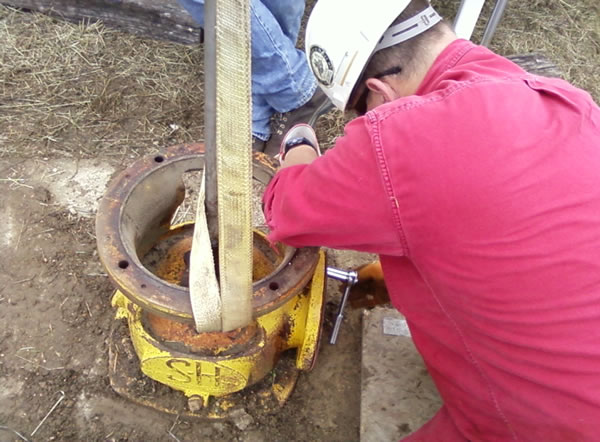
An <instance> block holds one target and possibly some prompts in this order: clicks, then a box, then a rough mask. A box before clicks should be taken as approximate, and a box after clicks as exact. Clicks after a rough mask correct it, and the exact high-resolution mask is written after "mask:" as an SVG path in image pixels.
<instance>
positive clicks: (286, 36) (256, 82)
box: [178, 0, 316, 140]
mask: <svg viewBox="0 0 600 442" xmlns="http://www.w3.org/2000/svg"><path fill="white" fill-rule="evenodd" d="M178 1H179V3H180V4H181V6H183V7H184V8H185V9H186V10H187V11H188V13H189V14H190V15H191V16H192V17H193V18H194V20H196V21H197V22H198V23H199V24H200V25H201V26H203V24H204V0H178ZM290 3H291V5H290ZM270 8H272V10H273V13H272V12H271V9H270ZM303 12H304V0H287V1H281V0H252V2H251V13H250V19H251V32H252V134H253V135H254V136H256V137H257V138H260V139H262V140H266V139H268V138H269V135H270V120H271V116H272V115H273V113H275V112H288V111H290V110H293V109H296V108H298V107H300V106H302V105H303V104H305V103H306V102H307V101H308V100H310V98H311V97H312V95H313V94H314V91H315V89H316V81H315V79H314V77H313V75H312V72H311V71H310V69H309V67H308V63H307V61H306V57H305V55H304V53H303V52H302V51H300V50H298V49H296V47H295V42H296V39H297V36H298V31H299V29H300V21H301V19H302V14H303ZM276 17H278V18H279V20H281V24H280V22H279V21H278V19H277V18H276Z"/></svg>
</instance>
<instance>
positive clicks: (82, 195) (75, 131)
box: [0, 0, 600, 442]
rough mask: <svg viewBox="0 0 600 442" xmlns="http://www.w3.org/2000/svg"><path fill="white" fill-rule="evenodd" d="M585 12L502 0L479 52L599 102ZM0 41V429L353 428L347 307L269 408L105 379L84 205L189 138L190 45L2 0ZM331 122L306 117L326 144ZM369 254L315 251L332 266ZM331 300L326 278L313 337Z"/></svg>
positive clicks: (193, 121) (134, 437)
mask: <svg viewBox="0 0 600 442" xmlns="http://www.w3.org/2000/svg"><path fill="white" fill-rule="evenodd" d="M434 3H435V2H434ZM438 3H440V6H441V8H442V10H448V11H452V7H453V6H455V3H458V2H450V1H440V2H438ZM488 3H489V2H488ZM599 17H600V11H599V6H598V4H597V3H596V1H595V0H574V1H570V2H565V1H562V0H559V1H540V0H535V1H531V2H511V3H510V4H509V8H508V9H507V11H506V14H505V18H504V20H503V22H502V24H501V26H500V27H499V29H498V31H497V36H496V38H495V40H494V43H493V45H492V48H493V49H496V50H497V51H498V52H500V53H502V54H504V55H512V54H516V53H527V52H542V53H544V55H546V56H547V57H548V58H549V59H551V60H552V61H554V62H556V63H557V64H558V66H559V68H560V69H561V71H562V72H564V77H565V78H566V79H568V80H570V81H573V82H574V83H575V84H577V85H578V86H580V87H583V88H585V89H586V90H588V91H589V92H590V93H591V94H592V95H593V96H594V97H595V98H596V100H598V99H599V98H600V92H599V91H600V89H599V86H598V85H597V84H596V83H597V79H598V78H599V76H600V72H599V66H598V62H597V61H598V59H599V55H600V45H599V43H598V41H600V18H599ZM480 31H481V30H479V31H478V32H480ZM0 42H1V43H0V66H1V67H0V225H2V230H1V231H0V441H15V440H16V441H18V440H40V441H41V440H61V441H62V440H65V441H71V440H93V441H104V440H107V441H168V440H181V441H184V440H188V441H191V440H207V441H208V440H210V441H248V442H255V441H256V442H258V441H284V440H294V441H316V440H318V441H325V440H327V441H352V440H358V438H359V418H360V356H361V355H360V345H361V313H360V311H358V310H354V311H350V312H349V314H348V315H347V318H346V320H345V322H344V325H343V327H342V331H341V334H340V337H339V340H338V343H337V344H336V345H335V346H331V345H328V344H327V343H326V342H323V343H322V345H321V349H320V354H319V356H318V360H317V364H316V366H315V368H314V370H313V371H312V372H310V373H303V374H301V376H300V378H299V381H298V383H297V386H296V389H295V391H294V393H293V394H292V396H291V398H290V399H289V401H288V402H287V404H286V405H285V406H284V407H283V408H282V409H281V410H279V411H278V412H277V413H273V414H268V415H267V414H258V415H252V413H251V410H246V411H248V414H247V415H243V416H242V417H241V418H239V419H234V420H232V421H223V422H202V421H196V420H193V419H183V418H181V419H177V418H176V417H175V416H171V415H166V414H162V413H159V412H156V411H153V410H151V409H147V408H145V407H140V406H137V405H134V404H132V403H130V402H128V401H127V400H125V399H123V398H121V397H120V396H118V395H117V394H116V393H115V392H114V391H113V390H112V389H111V388H110V386H109V383H108V366H107V354H108V348H107V344H108V339H109V334H110V332H111V329H112V327H113V325H114V319H113V317H114V310H113V309H112V307H111V306H110V298H111V295H112V293H113V291H114V287H113V286H112V285H111V283H110V282H109V280H108V278H107V275H106V273H105V271H104V269H103V268H102V266H101V264H100V262H99V259H98V254H97V251H96V240H95V232H94V217H95V210H96V207H97V203H98V200H99V199H100V198H101V197H102V195H103V193H104V190H105V188H106V185H107V183H108V182H109V180H110V178H111V177H113V176H114V175H115V174H116V173H117V172H119V171H121V170H123V169H124V168H125V167H127V166H128V165H129V164H131V163H132V162H133V161H135V160H136V159H138V158H140V157H141V156H144V155H150V154H154V153H156V152H159V151H160V150H161V149H162V148H165V147H167V146H170V145H173V144H176V143H179V142H191V141H196V140H200V139H202V137H203V127H202V94H203V90H202V83H201V81H200V73H201V63H202V49H201V47H184V46H181V45H175V44H171V43H165V42H154V41H148V40H145V39H141V38H138V37H135V36H131V35H125V34H121V33H119V32H116V31H114V30H109V29H105V28H104V27H102V25H101V24H88V25H73V24H68V23H64V22H60V21H55V20H52V19H49V18H48V17H44V16H41V15H37V14H29V13H24V12H20V11H15V10H11V9H8V8H4V7H1V6H0ZM343 121H344V117H343V116H341V115H339V114H336V113H332V114H329V115H327V116H325V117H323V119H322V120H321V121H320V123H319V134H320V136H321V138H322V139H323V140H324V144H325V145H326V146H327V145H330V144H331V142H332V140H333V138H334V137H335V136H336V135H338V134H339V133H340V131H341V125H342V123H343ZM370 259H371V257H370V256H366V255H361V254H358V253H352V252H340V251H329V263H330V265H334V266H336V267H340V268H344V269H349V268H353V267H356V266H357V265H360V264H362V263H364V262H367V261H369V260H370ZM339 296H340V286H339V283H336V282H332V281H330V282H329V283H328V298H327V311H326V321H325V325H324V333H325V335H326V336H328V335H329V333H330V331H331V325H332V317H333V315H334V313H335V309H336V304H337V301H338V300H339ZM424 376H426V374H424ZM59 400H60V402H59ZM55 405H56V407H55V408H53V406H55ZM51 410H52V412H51V413H50V414H49V415H48V417H47V419H46V420H45V421H43V419H44V417H45V416H46V415H47V414H48V413H49V412H50V411H51ZM414 413H415V414H417V415H419V413H420V410H418V409H415V410H414ZM419 416H420V415H419ZM420 417H421V418H423V419H426V416H420ZM39 424H42V425H41V426H39V428H36V427H38V425H39ZM34 431H35V434H34V436H31V433H32V432H34Z"/></svg>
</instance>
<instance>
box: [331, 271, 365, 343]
mask: <svg viewBox="0 0 600 442" xmlns="http://www.w3.org/2000/svg"><path fill="white" fill-rule="evenodd" d="M327 276H328V277H330V278H333V279H337V280H338V281H342V282H345V283H346V290H344V294H343V295H342V300H341V301H340V308H339V310H338V314H337V316H336V318H335V324H334V326H333V332H332V333H331V338H330V339H329V343H330V344H335V342H336V341H337V337H338V334H339V332H340V327H341V325H342V320H343V319H344V308H345V307H346V301H348V295H349V294H350V289H351V288H352V286H353V285H354V284H356V283H357V282H358V273H357V272H356V271H354V270H352V271H349V272H346V271H344V270H340V269H336V268H334V267H327Z"/></svg>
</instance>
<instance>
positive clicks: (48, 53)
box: [0, 7, 203, 157]
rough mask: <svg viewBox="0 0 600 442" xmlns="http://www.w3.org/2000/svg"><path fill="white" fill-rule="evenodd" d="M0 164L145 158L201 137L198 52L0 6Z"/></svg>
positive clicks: (194, 48)
mask: <svg viewBox="0 0 600 442" xmlns="http://www.w3.org/2000/svg"><path fill="white" fill-rule="evenodd" d="M0 41H1V42H2V44H1V45H0V94H1V97H2V98H1V101H0V134H2V135H1V137H2V138H1V139H0V157H1V156H5V155H14V154H18V155H20V156H26V157H29V156H36V155H40V154H42V155H45V156H54V155H66V156H72V155H76V156H95V155H97V154H98V152H99V151H102V152H106V153H108V154H120V153H123V152H125V151H127V152H128V153H132V152H133V153H135V152H147V151H148V149H153V148H156V147H163V146H164V145H166V144H173V143H175V142H179V141H181V140H187V139H190V138H193V137H196V138H198V137H200V136H201V131H200V128H201V125H198V122H199V121H200V122H201V120H202V102H203V91H202V82H201V78H200V74H201V70H200V67H201V63H200V62H199V61H200V60H202V54H201V47H185V46H181V45H176V44H168V43H164V42H155V41H150V40H145V39H141V38H138V37H134V36H130V35H124V34H121V33H119V32H116V31H113V30H109V29H106V28H104V27H103V26H102V25H101V24H98V23H96V24H87V25H85V24H81V25H73V24H70V23H65V22H58V21H55V20H53V19H51V18H49V17H46V16H43V15H40V14H26V13H20V12H17V11H15V10H11V9H8V8H4V7H0Z"/></svg>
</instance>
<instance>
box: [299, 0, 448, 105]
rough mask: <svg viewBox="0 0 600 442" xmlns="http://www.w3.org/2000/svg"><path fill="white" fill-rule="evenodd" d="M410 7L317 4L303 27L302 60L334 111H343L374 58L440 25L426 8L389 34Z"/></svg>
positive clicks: (371, 0)
mask: <svg viewBox="0 0 600 442" xmlns="http://www.w3.org/2000/svg"><path fill="white" fill-rule="evenodd" d="M409 3H410V0H368V1H366V0H318V1H317V3H316V4H315V6H314V8H313V10H312V12H311V14H310V17H309V19H308V23H307V25H306V39H305V42H306V56H307V57H308V64H309V66H310V68H311V70H312V72H313V74H314V75H315V77H316V78H317V81H318V82H319V86H321V89H323V92H325V94H326V95H327V96H328V97H329V99H330V100H331V101H332V102H333V104H334V105H335V106H336V107H337V108H339V109H341V110H345V108H346V105H347V103H348V100H349V98H350V94H351V93H352V90H353V89H354V87H355V85H356V82H357V81H358V79H359V78H360V76H361V74H362V72H363V70H364V68H365V66H366V64H367V63H368V61H369V59H370V58H371V56H372V55H373V53H374V52H377V51H378V50H380V49H384V48H386V47H389V46H393V45H395V44H398V43H400V42H402V41H405V40H408V39H409V38H412V37H414V36H416V35H418V34H420V33H421V32H423V31H425V30H427V29H429V28H430V27H432V26H433V25H435V24H437V23H438V22H439V21H440V20H441V17H440V16H439V15H438V14H437V13H436V12H435V11H434V10H433V8H431V7H429V8H427V9H426V10H425V11H422V12H421V13H419V14H417V15H416V16H414V17H411V18H410V19H408V20H406V21H404V22H402V23H399V24H397V25H394V26H393V27H391V28H390V25H391V24H392V23H393V22H394V20H396V18H397V17H398V16H399V15H400V14H401V13H402V11H404V9H406V7H407V6H408V4H409ZM388 28H389V29H388ZM386 31H387V32H386ZM384 34H385V35H384Z"/></svg>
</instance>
